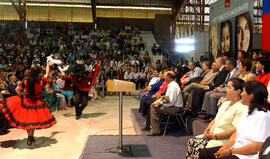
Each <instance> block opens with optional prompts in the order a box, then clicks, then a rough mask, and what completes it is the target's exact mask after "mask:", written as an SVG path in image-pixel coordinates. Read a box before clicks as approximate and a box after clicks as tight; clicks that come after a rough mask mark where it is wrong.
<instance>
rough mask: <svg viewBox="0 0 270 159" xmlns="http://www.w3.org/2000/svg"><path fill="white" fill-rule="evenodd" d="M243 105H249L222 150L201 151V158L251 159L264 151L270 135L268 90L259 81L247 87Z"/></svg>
mask: <svg viewBox="0 0 270 159" xmlns="http://www.w3.org/2000/svg"><path fill="white" fill-rule="evenodd" d="M241 96H242V103H243V104H244V105H247V106H248V107H247V108H245V110H244V111H243V113H242V115H241V118H240V120H239V123H238V125H237V127H236V129H235V131H234V132H233V133H232V135H230V136H229V140H228V142H227V143H226V144H225V145H224V146H222V147H213V148H207V149H204V150H202V151H201V152H200V157H199V158H200V159H208V158H218V159H219V158H223V159H247V158H253V157H255V156H256V154H257V153H258V152H259V151H260V149H261V147H262V145H263V143H264V141H265V140H266V138H267V137H268V136H270V104H269V103H268V102H267V100H266V99H267V96H268V92H267V89H266V87H265V86H264V85H263V84H262V83H261V82H258V81H250V82H247V83H246V84H245V87H244V89H243V92H242V93H241Z"/></svg>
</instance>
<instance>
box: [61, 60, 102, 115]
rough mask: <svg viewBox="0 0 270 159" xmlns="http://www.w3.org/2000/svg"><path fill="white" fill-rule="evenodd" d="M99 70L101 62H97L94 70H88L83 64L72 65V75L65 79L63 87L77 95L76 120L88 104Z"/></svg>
mask: <svg viewBox="0 0 270 159" xmlns="http://www.w3.org/2000/svg"><path fill="white" fill-rule="evenodd" d="M98 70H99V64H96V65H95V67H94V68H93V70H92V71H86V70H85V66H84V65H83V64H75V65H72V66H71V72H72V75H71V76H68V77H66V79H65V86H64V88H63V89H64V90H72V91H73V94H74V97H75V98H74V105H75V113H76V120H78V119H80V117H81V115H82V111H83V110H84V108H85V107H86V106H87V102H88V93H89V92H90V90H91V88H92V87H93V85H94V83H95V81H96V77H97V75H98ZM80 105H81V106H80Z"/></svg>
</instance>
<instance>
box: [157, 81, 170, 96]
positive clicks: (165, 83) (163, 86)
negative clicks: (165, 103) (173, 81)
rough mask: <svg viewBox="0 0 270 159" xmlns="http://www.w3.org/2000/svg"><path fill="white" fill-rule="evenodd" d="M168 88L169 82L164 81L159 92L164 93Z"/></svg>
mask: <svg viewBox="0 0 270 159" xmlns="http://www.w3.org/2000/svg"><path fill="white" fill-rule="evenodd" d="M167 88H168V83H167V82H166V81H164V82H163V83H162V85H161V86H160V87H159V90H158V92H157V93H158V94H162V93H163V92H164V91H165V90H166V89H167Z"/></svg>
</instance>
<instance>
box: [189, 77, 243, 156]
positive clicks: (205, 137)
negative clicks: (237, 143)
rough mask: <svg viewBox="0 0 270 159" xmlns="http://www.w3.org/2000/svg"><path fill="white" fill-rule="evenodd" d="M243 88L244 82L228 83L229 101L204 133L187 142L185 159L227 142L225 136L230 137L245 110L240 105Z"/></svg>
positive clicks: (227, 93) (222, 106)
mask: <svg viewBox="0 0 270 159" xmlns="http://www.w3.org/2000/svg"><path fill="white" fill-rule="evenodd" d="M243 87H244V81H243V80H241V79H239V78H235V79H231V80H230V81H229V82H228V87H227V89H226V97H227V98H228V99H229V101H226V102H224V103H223V104H222V105H221V106H220V108H219V110H218V113H217V115H216V117H215V119H214V120H212V121H211V122H210V124H209V125H208V126H207V128H206V129H205V130H204V133H203V134H201V135H199V136H195V137H193V138H191V139H189V141H188V145H187V152H186V157H185V158H186V159H197V158H198V157H199V150H201V149H204V148H211V147H216V146H222V145H224V144H225V143H226V142H227V140H226V139H227V136H230V135H231V134H232V133H233V132H234V131H235V128H236V126H237V124H238V121H239V119H240V117H241V114H242V111H243V110H244V109H245V108H246V106H245V105H243V104H242V103H241V96H240V94H241V92H242V90H243Z"/></svg>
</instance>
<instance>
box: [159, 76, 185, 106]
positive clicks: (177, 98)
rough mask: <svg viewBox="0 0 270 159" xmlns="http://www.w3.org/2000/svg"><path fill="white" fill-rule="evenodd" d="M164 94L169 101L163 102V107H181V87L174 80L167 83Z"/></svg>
mask: <svg viewBox="0 0 270 159" xmlns="http://www.w3.org/2000/svg"><path fill="white" fill-rule="evenodd" d="M165 96H168V97H169V99H170V102H169V103H164V104H163V106H164V107H169V106H176V107H183V98H182V92H181V88H180V87H179V85H178V84H177V83H176V82H175V81H171V82H170V83H169V84H168V88H167V91H166V95H165ZM161 104H162V103H161Z"/></svg>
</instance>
